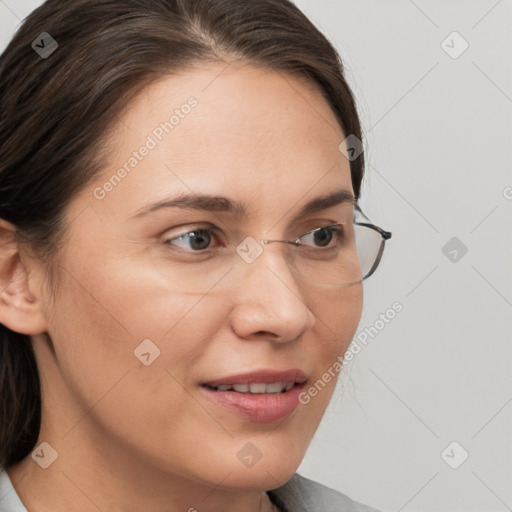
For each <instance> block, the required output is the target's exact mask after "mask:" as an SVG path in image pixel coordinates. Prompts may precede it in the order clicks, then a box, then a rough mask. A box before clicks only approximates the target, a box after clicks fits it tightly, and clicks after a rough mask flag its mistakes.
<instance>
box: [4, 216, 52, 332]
mask: <svg viewBox="0 0 512 512" xmlns="http://www.w3.org/2000/svg"><path fill="white" fill-rule="evenodd" d="M15 232H16V228H15V226H14V225H13V224H11V223H10V222H7V221H6V220H4V219H0V323H2V324H3V325H5V326H6V327H8V328H9V329H11V330H12V331H15V332H19V333H20V334H27V335H35V334H41V333H43V332H46V331H47V326H46V319H45V317H44V315H43V311H42V309H41V301H40V298H39V297H38V296H37V294H38V293H39V292H40V290H39V289H35V288H34V287H35V286H36V285H37V284H38V283H36V282H34V283H33V282H31V280H30V279H29V276H30V271H29V270H30V269H28V268H27V267H26V266H25V265H23V262H22V259H21V255H20V252H19V247H18V241H17V239H16V236H15ZM31 285H32V288H34V289H31Z"/></svg>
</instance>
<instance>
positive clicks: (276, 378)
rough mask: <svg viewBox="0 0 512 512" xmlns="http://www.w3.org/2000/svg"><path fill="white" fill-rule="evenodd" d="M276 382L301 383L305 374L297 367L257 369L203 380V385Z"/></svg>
mask: <svg viewBox="0 0 512 512" xmlns="http://www.w3.org/2000/svg"><path fill="white" fill-rule="evenodd" d="M278 382H281V383H290V382H291V383H293V384H302V383H304V382H306V374H305V373H304V372H303V371H302V370H299V369H297V368H292V369H290V370H284V371H275V370H258V371H254V372H249V373H243V374H237V375H230V376H227V377H222V378H220V379H215V380H211V381H207V382H203V385H204V386H208V387H211V388H217V387H219V386H235V385H242V384H275V383H278Z"/></svg>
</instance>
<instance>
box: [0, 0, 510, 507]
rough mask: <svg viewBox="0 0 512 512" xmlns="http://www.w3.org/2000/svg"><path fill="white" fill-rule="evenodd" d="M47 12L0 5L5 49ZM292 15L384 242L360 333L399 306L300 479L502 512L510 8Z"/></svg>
mask: <svg viewBox="0 0 512 512" xmlns="http://www.w3.org/2000/svg"><path fill="white" fill-rule="evenodd" d="M40 3H41V2H38V1H28V0H23V1H22V0H0V20H1V22H0V47H1V48H2V49H3V48H4V47H5V45H6V44H7V42H8V41H9V39H10V37H11V36H12V34H13V32H14V31H15V29H16V27H17V25H18V24H19V22H20V21H21V20H22V19H23V18H24V17H25V16H26V15H27V14H28V13H29V12H30V11H31V10H32V9H33V8H35V7H36V6H37V5H39V4H40ZM296 3H297V5H298V6H299V7H300V8H301V9H302V10H303V11H304V12H305V13H306V14H307V15H308V17H309V18H310V19H311V20H312V21H313V22H314V23H315V24H316V25H317V26H318V27H319V28H320V29H321V30H322V31H323V32H324V33H325V34H326V35H327V37H328V38H329V39H330V40H331V41H332V42H333V43H334V44H335V46H336V47H337V48H338V50H339V51H340V54H341V56H342V58H343V59H344V61H345V63H346V66H347V73H348V77H349V81H350V84H351V85H352V87H353V88H354V91H355V94H356V97H357V100H358V104H359V110H360V114H361V117H362V121H363V125H364V132H365V141H364V142H365V147H366V150H367V159H368V167H367V173H368V175H367V177H366V179H365V187H364V200H363V201H362V206H363V209H364V211H365V212H366V213H367V214H368V215H369V217H370V218H371V219H372V220H373V221H374V222H375V223H377V224H378V225H380V226H382V227H383V228H385V229H388V230H390V231H392V232H393V238H392V240H391V241H390V242H389V245H388V247H387V249H386V254H385V257H384V260H383V262H382V267H380V268H379V270H378V272H377V273H376V274H375V275H374V276H372V277H371V279H370V280H368V281H367V282H366V283H365V309H364V312H363V317H362V319H361V323H360V326H359V329H358V333H360V332H362V331H364V329H365V328H368V327H370V326H373V325H374V324H375V322H376V320H378V319H379V315H380V314H381V313H384V312H385V311H386V310H387V309H389V308H390V307H391V305H392V304H393V303H394V302H395V301H398V302H400V303H401V304H402V306H403V311H402V312H400V313H398V314H397V315H396V317H395V318H394V319H393V320H392V321H390V322H389V323H388V324H386V325H385V327H384V328H382V329H380V330H379V332H378V334H377V335H376V336H374V337H373V338H371V337H369V341H368V344H367V345H366V346H364V345H363V348H362V350H361V351H360V352H359V353H358V354H357V356H356V357H355V359H354V361H353V362H352V363H351V364H350V365H349V366H348V367H346V368H345V370H344V374H343V375H342V377H341V379H340V385H339V386H338V388H337V391H336V393H335V398H334V399H333V402H332V404H331V406H330V407H329V409H328V411H327V413H326V416H325V418H324V421H323V422H322V424H321V426H320V428H319V430H318V432H317V435H316V436H315V438H314V440H313V443H312V445H311V447H310V450H309V452H308V454H307V456H306V458H305V459H304V461H303V463H302V465H301V467H300V468H299V472H301V473H302V474H303V475H305V476H308V477H310V478H313V479H315V480H318V481H320V482H322V483H324V484H326V485H328V486H330V487H333V488H336V489H338V490H340V491H342V492H344V493H346V494H348V495H350V496H351V497H353V498H354V499H357V500H359V501H362V502H365V503H368V504H371V505H373V506H375V507H376V508H379V509H381V510H382V511H397V512H398V511H408V512H413V511H432V512H433V511H446V512H448V511H468V512H469V511H478V512H491V511H497V512H498V511H506V510H512V486H511V482H512V443H511V441H510V434H511V432H512V385H511V381H512V371H511V370H512V368H511V367H512V357H511V355H512V354H511V353H512V348H511V346H512V343H511V342H512V172H511V169H512V151H511V146H512V138H511V135H512V116H511V114H512V1H511V0H500V1H496V0H457V1H455V0H449V1H446V0H444V1H443V0H430V1H427V0H415V1H413V0H386V1H384V0H357V1H356V0H351V1H348V0H314V1H313V0H297V2H296ZM454 31H456V32H458V33H459V34H460V36H462V38H464V40H465V41H467V43H468V44H469V47H468V49H467V50H466V51H465V52H464V53H462V54H461V55H460V56H458V57H457V58H452V57H451V56H450V55H448V53H446V51H445V49H447V50H448V51H450V52H452V54H457V53H458V52H459V51H460V49H461V48H462V44H463V42H462V40H460V39H457V37H458V36H450V37H448V36H449V35H450V34H452V32H454ZM447 37H448V39H446V38H447ZM445 40H446V42H445V43H444V44H443V43H442V42H443V41H445ZM443 47H444V48H445V49H443ZM507 187H510V188H507ZM506 196H508V198H511V199H507V197H506ZM452 237H457V238H458V239H459V240H460V242H462V243H463V244H464V245H465V246H466V247H467V248H468V252H467V253H466V254H465V255H464V256H462V257H461V256H460V255H461V253H460V252H459V253H458V254H457V258H458V259H457V261H455V262H453V261H451V260H450V259H449V258H448V257H447V256H445V254H444V253H443V252H442V248H443V246H444V245H445V244H446V243H447V242H448V241H449V240H450V239H451V238H452ZM452 255H453V253H452ZM360 345H361V344H360ZM453 441H456V442H457V443H458V446H456V447H455V449H453V451H452V450H451V449H449V450H448V451H447V453H446V454H445V459H443V458H442V456H441V454H442V452H443V451H444V449H445V448H446V447H447V446H448V445H449V444H450V443H452V442H453ZM462 450H465V451H467V452H468V454H469V457H468V458H467V460H466V461H465V462H464V463H462V464H461V465H460V466H459V467H458V468H457V469H452V467H450V466H449V465H448V464H447V462H445V460H447V461H449V462H450V463H451V464H452V465H457V464H458V463H459V462H460V460H461V459H460V457H461V453H463V452H462Z"/></svg>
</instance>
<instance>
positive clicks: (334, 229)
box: [299, 224, 344, 247]
mask: <svg viewBox="0 0 512 512" xmlns="http://www.w3.org/2000/svg"><path fill="white" fill-rule="evenodd" d="M343 235H344V232H343V227H342V225H341V224H332V225H331V226H325V227H323V228H318V229H315V230H313V231H310V232H309V233H306V234H305V235H302V236H301V237H300V238H299V243H300V245H313V247H327V246H329V244H330V243H331V241H332V240H333V238H334V239H335V242H336V243H338V244H339V243H341V242H342V241H343V240H342V239H343Z"/></svg>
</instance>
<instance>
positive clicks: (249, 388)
mask: <svg viewBox="0 0 512 512" xmlns="http://www.w3.org/2000/svg"><path fill="white" fill-rule="evenodd" d="M293 386H294V383H293V382H273V383H272V384H265V383H263V382H255V383H250V384H233V385H230V384H222V385H220V386H217V387H216V388H215V389H216V390H217V391H230V390H234V391H237V392H238V393H255V394H275V393H282V392H284V391H289V390H290V389H292V388H293Z"/></svg>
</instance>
